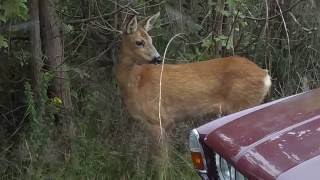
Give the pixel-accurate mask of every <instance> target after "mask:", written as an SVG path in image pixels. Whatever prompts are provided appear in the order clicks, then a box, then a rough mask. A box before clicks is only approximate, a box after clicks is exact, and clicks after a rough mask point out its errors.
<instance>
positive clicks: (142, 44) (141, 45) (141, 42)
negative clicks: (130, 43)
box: [136, 40, 144, 47]
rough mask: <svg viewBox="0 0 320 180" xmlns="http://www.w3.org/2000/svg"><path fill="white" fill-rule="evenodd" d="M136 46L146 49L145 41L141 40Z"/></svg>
mask: <svg viewBox="0 0 320 180" xmlns="http://www.w3.org/2000/svg"><path fill="white" fill-rule="evenodd" d="M136 45H137V46H138V47H144V41H143V40H141V41H136Z"/></svg>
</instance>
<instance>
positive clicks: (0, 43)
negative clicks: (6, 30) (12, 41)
mask: <svg viewBox="0 0 320 180" xmlns="http://www.w3.org/2000/svg"><path fill="white" fill-rule="evenodd" d="M7 47H8V40H7V39H6V38H5V37H3V36H2V35H0V48H7Z"/></svg>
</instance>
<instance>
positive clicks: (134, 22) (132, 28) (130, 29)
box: [125, 16, 138, 34]
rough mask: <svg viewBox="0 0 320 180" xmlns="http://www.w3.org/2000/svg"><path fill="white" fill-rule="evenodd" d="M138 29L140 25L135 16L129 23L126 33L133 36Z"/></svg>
mask: <svg viewBox="0 0 320 180" xmlns="http://www.w3.org/2000/svg"><path fill="white" fill-rule="evenodd" d="M137 29H138V23H137V17H136V16H133V17H132V18H131V19H130V21H129V22H128V23H127V25H126V26H125V32H126V33H127V34H131V33H134V32H136V31H137Z"/></svg>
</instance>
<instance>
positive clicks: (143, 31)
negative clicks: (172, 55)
mask: <svg viewBox="0 0 320 180" xmlns="http://www.w3.org/2000/svg"><path fill="white" fill-rule="evenodd" d="M159 15H160V13H159V12H158V13H157V14H155V15H153V16H151V17H148V18H146V19H144V20H142V21H141V22H139V23H138V22H137V18H136V16H133V17H132V18H131V19H130V21H129V22H128V23H127V24H126V25H125V28H124V32H123V35H122V42H121V52H122V53H123V54H125V55H126V56H129V57H130V61H131V62H130V63H133V64H146V63H158V62H160V61H161V57H160V55H159V53H158V51H157V50H156V48H155V47H154V46H153V44H152V38H151V37H150V35H149V34H148V31H149V30H151V29H152V27H153V25H154V23H155V21H156V19H157V18H158V17H159ZM127 61H128V59H127Z"/></svg>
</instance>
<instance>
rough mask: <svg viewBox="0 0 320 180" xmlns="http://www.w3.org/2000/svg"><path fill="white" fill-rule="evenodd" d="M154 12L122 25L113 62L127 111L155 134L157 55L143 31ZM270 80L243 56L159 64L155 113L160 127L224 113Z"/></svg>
mask: <svg viewBox="0 0 320 180" xmlns="http://www.w3.org/2000/svg"><path fill="white" fill-rule="evenodd" d="M158 16H159V13H158V14H156V15H154V16H151V17H149V18H147V19H145V20H143V21H141V22H139V23H138V22H137V19H136V17H133V18H132V19H131V20H130V21H129V22H128V23H127V24H126V26H125V29H124V32H123V35H122V39H121V44H120V51H119V62H118V64H117V65H116V77H117V81H118V85H119V88H120V92H121V95H122V98H123V100H124V103H125V105H126V108H127V110H128V111H129V113H130V115H131V116H132V117H133V118H135V119H139V120H141V121H142V122H143V123H144V124H147V125H148V126H149V127H150V128H152V129H151V132H153V134H154V135H155V136H158V135H159V132H160V131H159V130H160V126H159V112H158V101H159V82H160V72H161V65H156V64H155V63H154V62H156V61H159V60H160V55H159V53H158V52H157V50H156V49H155V47H154V46H153V44H152V39H151V37H150V36H149V34H148V31H149V30H150V29H151V28H152V25H153V23H154V21H155V20H156V19H157V18H158ZM270 86H271V80H270V76H269V75H268V72H267V70H263V69H261V68H260V67H258V66H257V65H256V64H254V63H253V62H251V61H249V60H248V59H246V58H243V57H236V56H234V57H226V58H217V59H212V60H208V61H201V62H195V63H185V64H165V65H164V70H163V78H162V101H161V105H162V106H161V119H162V127H163V128H164V130H165V129H167V128H169V126H170V125H171V124H172V123H173V122H176V121H179V120H185V119H194V118H197V117H201V116H207V115H214V114H219V113H223V114H229V113H233V112H236V111H240V110H242V109H245V108H249V107H252V106H255V105H258V104H260V103H261V102H262V101H263V99H264V97H265V96H266V94H267V92H268V91H269V88H270Z"/></svg>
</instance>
